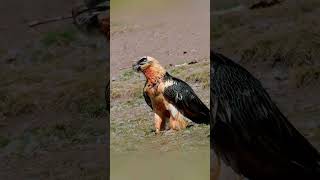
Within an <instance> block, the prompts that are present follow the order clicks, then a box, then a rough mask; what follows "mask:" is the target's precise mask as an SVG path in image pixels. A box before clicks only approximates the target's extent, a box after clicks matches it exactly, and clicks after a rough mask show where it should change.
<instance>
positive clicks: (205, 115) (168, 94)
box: [164, 73, 210, 124]
mask: <svg viewBox="0 0 320 180" xmlns="http://www.w3.org/2000/svg"><path fill="white" fill-rule="evenodd" d="M164 81H172V82H173V84H172V85H170V86H168V87H165V89H164V97H165V98H166V99H167V100H168V101H169V102H170V103H171V104H173V105H174V106H175V107H176V108H177V109H178V110H179V111H180V112H181V113H182V114H183V115H184V116H186V117H187V118H189V119H190V120H192V121H193V122H195V123H199V124H209V122H210V114H209V113H210V112H209V109H208V108H207V107H206V105H205V104H204V103H203V102H202V101H201V100H200V99H199V97H198V96H197V95H196V93H195V92H194V91H193V90H192V88H191V87H190V86H189V85H188V84H187V83H185V82H184V81H182V80H180V79H178V78H174V77H172V76H171V75H169V74H168V73H167V74H166V75H165V78H164Z"/></svg>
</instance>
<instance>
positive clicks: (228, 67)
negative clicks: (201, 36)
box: [211, 54, 320, 168]
mask: <svg viewBox="0 0 320 180" xmlns="http://www.w3.org/2000/svg"><path fill="white" fill-rule="evenodd" d="M212 60H213V62H212V67H213V68H212V69H211V72H212V73H213V74H212V75H211V78H212V79H211V101H213V104H214V105H215V107H214V109H216V112H214V113H213V114H214V115H211V116H212V121H213V122H212V123H214V124H224V125H219V126H220V127H222V126H223V127H227V128H228V132H230V134H226V132H227V131H225V137H226V136H231V137H232V139H233V140H234V139H236V140H237V141H238V142H237V143H238V144H237V145H236V146H235V147H234V148H236V149H243V148H242V147H245V149H250V150H252V152H254V153H256V155H257V154H259V155H261V156H266V157H273V158H274V157H279V159H278V160H279V162H280V159H281V160H283V161H285V162H286V161H287V162H288V163H292V162H298V163H299V164H302V165H303V166H306V167H309V168H310V167H313V168H314V167H315V166H317V165H316V163H317V161H319V160H320V156H319V153H318V152H317V150H316V149H315V148H314V147H313V146H312V145H311V144H310V143H309V142H308V141H307V140H306V139H305V138H304V137H303V136H302V135H301V134H300V133H299V132H298V131H297V130H296V129H295V128H294V127H293V126H292V124H291V123H290V122H289V121H288V120H287V118H286V117H285V116H284V115H283V114H282V113H281V112H280V110H279V109H278V108H277V106H276V104H275V103H273V102H272V100H271V98H270V97H269V95H268V93H267V92H266V91H265V89H264V88H263V87H262V85H261V83H260V82H259V81H258V80H257V79H256V78H254V77H253V76H252V75H251V74H250V73H249V72H248V71H247V70H245V69H244V68H242V67H241V66H240V65H238V64H236V63H234V62H232V61H231V60H230V59H228V58H226V57H224V56H223V55H221V54H213V59H212ZM217 128H218V126H217ZM212 132H213V133H212V134H214V133H215V127H213V130H212ZM217 132H219V129H217ZM221 133H223V132H221ZM221 138H222V137H221ZM213 141H215V140H213ZM219 141H220V142H221V141H223V140H222V139H221V140H220V139H217V142H219ZM240 146H242V147H240ZM276 161H277V160H276ZM236 168H237V167H236Z"/></svg>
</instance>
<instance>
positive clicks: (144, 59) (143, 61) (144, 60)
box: [138, 57, 147, 63]
mask: <svg viewBox="0 0 320 180" xmlns="http://www.w3.org/2000/svg"><path fill="white" fill-rule="evenodd" d="M145 62H147V58H146V57H143V58H141V59H140V60H139V62H138V63H145Z"/></svg>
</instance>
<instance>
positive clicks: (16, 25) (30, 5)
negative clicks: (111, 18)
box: [0, 0, 109, 180]
mask: <svg viewBox="0 0 320 180" xmlns="http://www.w3.org/2000/svg"><path fill="white" fill-rule="evenodd" d="M84 4H85V2H84V1H82V0H70V1H64V0H55V1H41V0H35V1H32V2H31V1H28V0H21V1H1V5H0V20H1V25H0V37H1V42H0V79H1V82H0V169H1V171H0V179H26V180H28V179H107V178H108V171H107V165H108V159H107V147H108V146H107V143H108V142H107V139H108V138H107V137H106V135H107V131H106V124H107V115H108V113H107V111H106V105H105V99H104V91H105V85H106V81H107V78H106V69H107V68H108V63H107V62H108V57H109V54H108V49H109V43H107V41H106V38H105V37H104V36H103V35H102V34H99V33H97V32H96V33H93V32H92V33H91V32H82V31H80V30H79V29H78V28H76V27H75V25H74V24H73V21H72V19H71V18H67V19H65V20H61V21H57V22H52V23H47V24H42V25H39V26H34V27H30V26H29V25H30V24H32V23H34V22H39V21H44V20H46V19H51V18H58V19H59V17H63V16H64V17H70V16H71V12H72V9H74V8H76V7H77V6H78V5H84Z"/></svg>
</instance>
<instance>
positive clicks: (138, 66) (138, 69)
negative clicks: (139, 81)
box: [132, 63, 141, 72]
mask: <svg viewBox="0 0 320 180" xmlns="http://www.w3.org/2000/svg"><path fill="white" fill-rule="evenodd" d="M132 69H133V70H134V71H136V72H140V71H141V67H140V65H139V64H136V63H135V64H133V65H132Z"/></svg>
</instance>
